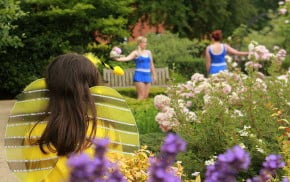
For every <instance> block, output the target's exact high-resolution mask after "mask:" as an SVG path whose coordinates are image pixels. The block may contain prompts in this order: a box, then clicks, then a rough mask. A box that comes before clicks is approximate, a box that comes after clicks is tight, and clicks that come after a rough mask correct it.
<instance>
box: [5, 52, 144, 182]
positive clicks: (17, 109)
mask: <svg viewBox="0 0 290 182" xmlns="http://www.w3.org/2000/svg"><path fill="white" fill-rule="evenodd" d="M99 80H100V76H99V73H98V71H97V69H96V67H95V66H94V65H93V64H92V63H91V62H90V61H89V60H88V59H87V58H86V57H84V56H82V55H79V54H75V53H69V54H64V55H61V56H58V57H56V58H55V60H54V61H53V62H52V63H51V64H50V65H49V67H48V69H47V73H46V77H45V79H38V80H36V81H34V82H32V83H31V84H30V85H28V86H27V87H26V88H25V89H24V91H23V93H22V94H20V95H19V97H18V102H16V103H15V105H14V107H13V109H12V111H11V115H10V117H9V120H8V124H7V127H6V134H5V150H6V157H7V163H8V165H9V167H10V170H11V171H12V172H13V173H14V174H15V175H16V177H17V178H18V179H19V180H20V181H22V182H40V181H41V182H43V181H44V182H46V181H47V182H50V181H67V178H68V174H69V169H68V167H67V158H68V157H69V156H70V155H71V154H75V153H80V152H86V153H89V154H93V153H94V149H93V147H92V140H94V139H95V138H109V139H110V140H111V143H110V145H109V150H108V155H109V157H111V158H114V157H116V155H118V154H120V155H124V154H132V153H133V152H134V151H135V150H138V148H139V134H138V129H137V126H136V123H135V120H134V117H133V115H132V113H131V111H130V109H129V108H128V106H127V104H126V101H125V100H124V99H123V98H122V96H121V95H120V94H119V93H118V92H117V91H115V90H114V89H112V88H109V87H104V86H99V84H100V81H99Z"/></svg>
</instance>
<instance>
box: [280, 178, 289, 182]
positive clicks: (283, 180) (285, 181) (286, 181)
mask: <svg viewBox="0 0 290 182" xmlns="http://www.w3.org/2000/svg"><path fill="white" fill-rule="evenodd" d="M282 182H290V179H289V178H287V177H284V178H283V179H282Z"/></svg>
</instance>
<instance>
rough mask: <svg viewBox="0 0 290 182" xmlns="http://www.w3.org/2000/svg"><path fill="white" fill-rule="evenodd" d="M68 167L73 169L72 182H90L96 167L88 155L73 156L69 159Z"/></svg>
mask: <svg viewBox="0 0 290 182" xmlns="http://www.w3.org/2000/svg"><path fill="white" fill-rule="evenodd" d="M68 165H69V166H71V167H72V168H73V173H71V180H70V181H71V182H74V181H80V180H85V181H88V180H89V179H90V177H91V176H92V174H93V171H94V169H95V165H94V164H93V163H92V161H91V160H90V158H89V157H88V156H87V155H86V154H80V155H72V156H71V157H70V158H69V159H68Z"/></svg>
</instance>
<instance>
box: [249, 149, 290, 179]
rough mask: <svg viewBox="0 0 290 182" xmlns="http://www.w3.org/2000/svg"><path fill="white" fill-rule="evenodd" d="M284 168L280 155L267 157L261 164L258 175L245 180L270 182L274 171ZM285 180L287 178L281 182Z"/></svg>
mask: <svg viewBox="0 0 290 182" xmlns="http://www.w3.org/2000/svg"><path fill="white" fill-rule="evenodd" d="M284 166H285V162H283V161H282V157H281V155H274V154H271V155H269V156H267V157H266V160H265V162H263V168H262V169H261V170H260V173H259V175H258V176H255V177H253V178H252V179H247V182H264V181H270V179H271V178H272V176H273V175H274V174H275V172H276V170H277V169H279V168H283V167H284ZM287 180H288V179H287V178H284V179H283V181H287ZM288 181H289V180H288Z"/></svg>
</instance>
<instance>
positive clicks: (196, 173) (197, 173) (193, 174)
mask: <svg viewBox="0 0 290 182" xmlns="http://www.w3.org/2000/svg"><path fill="white" fill-rule="evenodd" d="M199 174H200V172H197V171H196V172H194V173H192V174H191V176H198V175H199Z"/></svg>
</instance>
